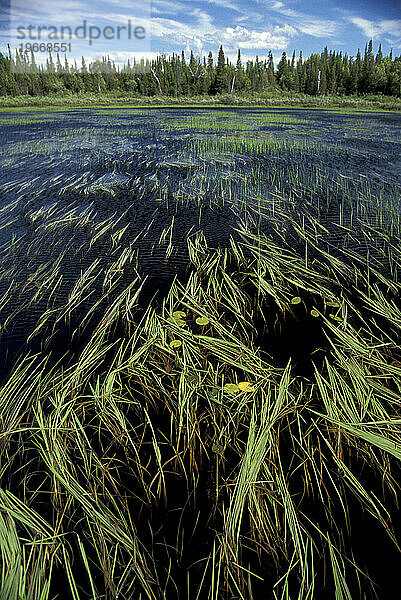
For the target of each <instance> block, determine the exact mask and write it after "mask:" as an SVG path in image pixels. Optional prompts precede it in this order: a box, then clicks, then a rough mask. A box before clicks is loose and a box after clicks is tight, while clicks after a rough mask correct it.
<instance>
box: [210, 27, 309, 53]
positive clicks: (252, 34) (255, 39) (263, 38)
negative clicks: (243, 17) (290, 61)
mask: <svg viewBox="0 0 401 600" xmlns="http://www.w3.org/2000/svg"><path fill="white" fill-rule="evenodd" d="M219 35H220V36H221V38H220V39H221V40H222V42H223V44H228V45H229V46H231V47H235V48H246V49H252V48H254V49H260V48H262V49H265V50H267V49H270V48H272V49H273V48H274V49H277V48H286V47H287V46H288V43H289V41H290V38H292V37H294V36H296V35H297V30H296V29H295V28H294V27H291V26H290V25H284V27H279V26H275V27H272V28H269V29H268V30H265V31H252V30H249V29H247V28H246V27H241V26H239V25H237V27H235V29H233V28H232V27H227V28H226V29H225V30H224V31H221V32H219Z"/></svg>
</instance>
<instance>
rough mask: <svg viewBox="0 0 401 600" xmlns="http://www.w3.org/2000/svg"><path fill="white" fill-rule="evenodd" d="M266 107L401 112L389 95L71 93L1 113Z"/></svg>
mask: <svg viewBox="0 0 401 600" xmlns="http://www.w3.org/2000/svg"><path fill="white" fill-rule="evenodd" d="M236 106H238V107H266V108H269V107H270V108H308V109H325V110H344V111H348V110H355V111H362V112H369V111H380V112H381V111H390V112H398V111H400V110H401V99H399V98H394V97H388V96H365V97H364V96H362V97H358V96H318V97H316V96H307V95H305V94H288V93H285V92H282V93H281V94H272V95H268V94H265V95H250V96H235V95H232V96H231V95H228V94H225V95H221V96H194V97H181V98H176V97H164V96H151V97H132V96H118V95H115V94H101V95H96V94H71V95H68V96H66V95H64V96H60V95H57V94H54V95H49V96H15V97H10V96H2V97H0V111H5V110H6V109H15V110H16V109H19V108H21V109H22V108H32V110H35V109H40V108H45V109H49V110H57V109H60V110H62V108H65V109H78V108H101V107H110V108H115V107H120V108H147V107H148V108H150V107H157V108H163V107H169V108H176V107H177V108H180V107H187V108H191V107H193V108H200V107H205V108H208V107H236Z"/></svg>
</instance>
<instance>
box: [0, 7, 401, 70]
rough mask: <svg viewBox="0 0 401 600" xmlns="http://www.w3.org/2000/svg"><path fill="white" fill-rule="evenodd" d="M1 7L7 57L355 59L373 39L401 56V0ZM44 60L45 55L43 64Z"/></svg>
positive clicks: (1, 45)
mask: <svg viewBox="0 0 401 600" xmlns="http://www.w3.org/2000/svg"><path fill="white" fill-rule="evenodd" d="M0 6H1V12H0V18H1V28H0V51H1V52H3V53H4V52H5V50H6V48H7V43H10V46H11V48H16V47H18V46H19V45H20V44H21V43H22V44H27V43H28V44H29V43H32V44H33V43H35V42H46V43H49V42H51V43H55V42H62V41H65V42H67V43H69V46H68V47H67V52H66V55H67V59H73V58H78V59H79V60H80V57H81V55H83V56H85V57H86V58H87V59H89V60H90V59H94V58H97V57H101V56H102V55H104V54H108V55H110V57H111V58H112V59H114V60H115V61H116V63H123V62H126V60H127V59H128V58H132V57H133V56H134V55H136V56H137V57H140V56H152V55H153V54H157V53H160V52H164V53H166V54H169V53H171V52H180V51H181V50H186V51H187V52H189V51H190V50H191V49H192V50H193V51H194V53H195V54H197V55H203V54H207V53H208V52H209V51H210V50H211V51H212V52H213V53H217V50H218V47H219V45H220V44H222V45H223V48H224V51H225V53H226V55H227V56H229V57H230V58H233V59H234V57H235V56H236V53H237V50H238V48H240V49H241V54H242V56H243V59H244V60H246V59H247V58H254V57H255V56H256V55H258V56H259V57H262V58H264V57H265V56H266V54H267V52H268V51H269V50H271V51H272V52H273V55H274V57H275V59H276V61H277V60H278V59H279V58H280V56H281V54H282V52H284V51H285V52H286V53H287V54H289V55H291V54H292V52H293V50H295V51H296V53H297V55H298V54H299V51H300V50H302V51H303V55H304V57H307V56H308V55H309V54H311V53H312V52H320V51H321V50H323V48H324V47H325V46H326V45H327V46H328V48H329V50H330V49H333V50H338V51H339V50H341V51H342V52H343V53H345V52H346V53H348V54H349V55H351V56H353V55H355V54H356V51H357V49H358V47H359V48H360V49H361V51H362V52H363V49H364V46H365V44H366V42H367V41H368V40H370V39H372V40H373V42H374V46H373V49H374V51H376V50H377V46H378V43H379V42H381V43H382V48H383V51H384V53H388V52H389V50H390V49H391V48H393V54H396V55H398V54H401V0H349V1H347V0H247V1H244V0H241V1H239V0H194V1H192V0H176V1H173V0H152V2H148V1H147V0H57V1H54V0H0ZM29 27H30V28H29ZM39 27H41V28H42V29H41V30H40V31H39ZM61 27H64V28H65V29H64V33H63V36H64V39H61V38H62V31H61ZM77 28H79V29H78V30H77ZM90 28H92V29H90ZM70 31H71V33H70ZM117 32H118V33H117ZM39 55H41V56H39ZM46 55H47V54H46V52H43V53H40V52H39V53H38V54H37V56H38V57H39V60H38V61H37V62H40V58H42V59H45V57H46Z"/></svg>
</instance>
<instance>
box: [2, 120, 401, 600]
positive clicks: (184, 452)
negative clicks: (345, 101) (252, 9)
mask: <svg viewBox="0 0 401 600" xmlns="http://www.w3.org/2000/svg"><path fill="white" fill-rule="evenodd" d="M13 119H15V122H13ZM399 119H400V117H399V115H397V114H393V115H386V116H379V115H369V116H368V117H366V118H361V116H360V115H351V114H347V115H335V114H321V113H319V111H315V112H314V114H313V115H310V114H309V113H308V112H307V111H279V110H274V111H268V110H264V109H256V110H245V109H233V110H228V109H225V110H224V111H222V110H216V111H210V110H208V111H205V112H204V113H200V112H199V110H198V109H196V112H194V111H191V110H186V111H185V110H180V111H178V112H177V111H176V110H173V109H171V110H158V111H157V112H156V111H154V112H152V111H147V110H125V111H108V110H97V111H85V113H76V112H70V113H68V114H64V113H62V112H60V113H57V114H52V115H51V118H49V119H47V118H46V116H45V115H42V114H40V113H38V114H36V115H35V116H34V117H32V118H31V116H30V115H29V114H26V115H18V116H15V115H13V116H12V118H9V117H8V116H7V115H3V117H2V123H0V127H1V128H2V134H3V135H2V145H1V147H0V163H1V166H2V169H1V171H0V191H1V197H2V204H1V206H0V252H1V269H0V323H1V328H0V351H1V353H2V373H1V380H0V422H1V435H0V473H1V475H0V532H1V533H0V550H1V556H2V562H1V565H0V580H1V586H2V589H1V594H3V596H4V597H7V598H10V599H13V600H14V598H15V600H17V596H18V598H32V599H36V598H43V600H45V599H47V598H54V599H55V600H56V599H60V600H64V599H67V598H71V599H74V600H84V599H86V598H92V599H93V600H98V599H99V600H100V599H106V598H107V599H110V600H111V599H117V598H124V599H127V600H139V599H140V598H141V599H145V598H146V599H149V600H159V599H160V600H175V599H177V600H181V599H187V598H194V599H196V600H217V599H218V600H220V599H221V600H232V599H233V598H236V599H238V600H251V599H254V600H259V599H262V598H263V599H269V600H270V599H272V600H284V599H290V598H293V599H295V598H296V599H297V600H312V599H313V598H353V599H354V598H355V599H357V598H360V599H361V600H386V599H387V598H390V597H393V596H394V589H397V587H396V586H397V585H398V579H397V577H398V564H399V561H400V552H401V539H400V513H399V505H400V500H401V495H400V481H401V470H400V459H401V430H400V419H401V409H400V406H401V350H400V348H401V325H400V324H401V281H400V267H401V243H400V240H401V221H400V182H399V174H400V171H399V156H400V154H401V152H400V150H401V142H400V138H399V131H400V120H399ZM21 127H23V129H22V130H21ZM308 131H310V132H313V137H312V136H311V135H310V134H309V133H308ZM301 134H302V135H301ZM345 134H348V135H345ZM397 135H398V138H397ZM383 140H387V141H383ZM208 325H209V327H207V326H208ZM1 594H0V596H1Z"/></svg>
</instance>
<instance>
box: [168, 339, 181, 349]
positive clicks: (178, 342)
mask: <svg viewBox="0 0 401 600" xmlns="http://www.w3.org/2000/svg"><path fill="white" fill-rule="evenodd" d="M180 346H182V341H181V340H171V342H170V348H179V347H180Z"/></svg>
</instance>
